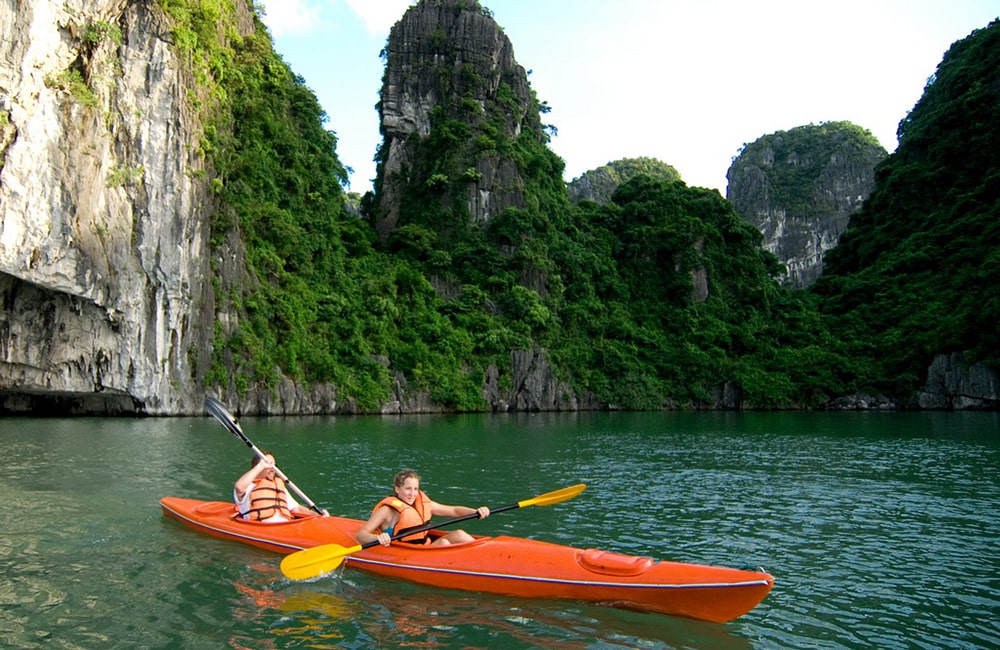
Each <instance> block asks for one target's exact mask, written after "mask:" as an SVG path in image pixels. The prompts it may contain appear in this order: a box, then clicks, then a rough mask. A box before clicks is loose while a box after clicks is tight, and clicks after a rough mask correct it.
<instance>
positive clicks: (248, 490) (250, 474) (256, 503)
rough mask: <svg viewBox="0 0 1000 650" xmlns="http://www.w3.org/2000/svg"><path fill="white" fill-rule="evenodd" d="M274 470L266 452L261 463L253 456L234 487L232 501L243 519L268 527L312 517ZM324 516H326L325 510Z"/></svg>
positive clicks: (272, 459) (257, 457)
mask: <svg viewBox="0 0 1000 650" xmlns="http://www.w3.org/2000/svg"><path fill="white" fill-rule="evenodd" d="M274 467H275V465H274V456H273V455H272V454H270V453H267V452H265V453H264V456H263V459H261V457H260V456H258V455H257V454H254V456H253V462H252V463H251V465H250V469H249V470H247V472H246V473H245V474H244V475H243V476H241V477H239V478H238V479H236V483H234V484H233V501H235V502H236V507H237V509H238V510H239V512H240V515H241V516H242V517H243V518H244V519H249V520H252V521H262V522H265V523H269V524H271V523H279V522H282V521H291V520H292V519H294V518H295V517H300V516H303V515H308V514H310V513H312V511H311V510H310V509H309V508H307V507H305V506H303V505H300V504H299V503H298V502H297V501H296V500H295V498H294V497H293V496H292V495H291V493H290V492H289V491H288V487H287V486H286V485H285V482H284V481H282V480H281V477H280V476H278V474H277V473H276V472H275V470H274ZM323 516H324V517H327V516H329V513H328V512H327V511H326V510H324V511H323Z"/></svg>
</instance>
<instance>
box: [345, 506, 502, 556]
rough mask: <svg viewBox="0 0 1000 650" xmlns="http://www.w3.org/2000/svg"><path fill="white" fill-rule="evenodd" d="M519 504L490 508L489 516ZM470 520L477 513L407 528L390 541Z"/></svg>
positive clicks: (366, 545)
mask: <svg viewBox="0 0 1000 650" xmlns="http://www.w3.org/2000/svg"><path fill="white" fill-rule="evenodd" d="M520 507H521V504H520V503H512V504H510V505H509V506H500V507H499V508H490V514H491V515H494V514H496V513H498V512H504V511H506V510H513V509H514V508H520ZM470 519H479V513H478V512H473V513H470V514H467V515H462V516H461V517H455V518H454V519H448V520H447V521H442V522H441V523H438V524H432V523H430V522H427V523H426V524H421V525H419V526H410V527H409V528H404V529H403V530H401V531H399V532H398V533H396V534H395V535H393V536H392V537H391V538H390V539H403V538H404V537H409V536H410V535H416V534H417V533H422V532H424V531H428V530H434V529H435V528H443V527H445V526H451V525H452V524H457V523H460V522H463V521H468V520H470ZM376 545H378V540H372V541H370V542H368V543H366V544H362V545H361V548H371V547H372V546H376Z"/></svg>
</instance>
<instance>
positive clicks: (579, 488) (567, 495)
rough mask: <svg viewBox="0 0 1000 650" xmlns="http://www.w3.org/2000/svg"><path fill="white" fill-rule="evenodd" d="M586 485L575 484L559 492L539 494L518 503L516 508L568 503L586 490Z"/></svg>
mask: <svg viewBox="0 0 1000 650" xmlns="http://www.w3.org/2000/svg"><path fill="white" fill-rule="evenodd" d="M586 487H587V484H586V483H577V484H576V485H571V486H569V487H564V488H563V489H561V490H555V491H553V492H546V493H545V494H539V495H538V496H537V497H534V498H532V499H527V500H525V501H518V502H517V507H519V508H527V507H528V506H551V505H552V504H553V503H562V502H563V501H569V500H570V499H572V498H573V497H575V496H576V495H578V494H580V493H581V492H583V491H584V489H586Z"/></svg>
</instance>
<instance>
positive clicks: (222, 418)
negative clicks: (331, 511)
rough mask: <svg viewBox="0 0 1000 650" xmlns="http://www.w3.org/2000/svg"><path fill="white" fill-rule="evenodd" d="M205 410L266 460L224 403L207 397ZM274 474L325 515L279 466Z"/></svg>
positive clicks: (311, 506)
mask: <svg viewBox="0 0 1000 650" xmlns="http://www.w3.org/2000/svg"><path fill="white" fill-rule="evenodd" d="M205 408H206V409H208V412H209V413H211V414H212V415H214V416H215V419H216V420H218V421H219V422H221V423H222V424H223V426H225V427H226V428H227V429H229V431H230V433H232V434H233V435H234V436H236V437H237V438H239V439H240V440H242V441H243V442H245V443H246V444H247V447H250V449H252V450H253V453H255V454H257V456H258V457H259V458H260V459H261V460H265V457H264V452H262V451H261V450H260V449H258V448H257V446H256V445H254V444H253V443H252V442H250V439H249V438H247V437H246V434H244V433H243V429H241V428H240V424H239V422H237V421H236V418H235V417H234V416H233V414H232V413H230V412H229V411H227V410H226V407H225V406H223V405H222V402H220V401H219V400H217V399H215V398H214V397H206V398H205ZM274 473H275V474H277V475H278V476H280V477H281V480H282V481H284V482H285V485H287V486H288V487H290V488H292V490H294V491H295V493H296V494H298V495H299V496H300V497H302V500H303V501H305V502H306V505H308V506H309V507H310V508H311V509H313V510H315V511H316V513H317V514H323V511H322V510H320V508H319V506H317V505H316V504H315V503H313V501H312V499H310V498H309V497H307V496H306V494H305V492H303V491H302V490H300V489H299V486H297V485H295V484H294V483H292V482H291V480H289V478H288V477H287V476H285V474H284V472H282V471H281V470H280V469H278V467H277V466H275V467H274Z"/></svg>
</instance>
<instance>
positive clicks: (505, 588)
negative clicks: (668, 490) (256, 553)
mask: <svg viewBox="0 0 1000 650" xmlns="http://www.w3.org/2000/svg"><path fill="white" fill-rule="evenodd" d="M160 506H161V507H162V509H163V513H164V514H165V515H167V516H169V517H173V518H175V519H178V520H179V521H181V522H183V523H184V524H186V525H188V526H190V527H191V528H194V529H195V530H198V531H200V532H203V533H207V534H209V535H212V536H214V537H219V538H222V539H229V540H235V541H238V542H243V543H246V544H252V545H253V546H257V547H259V548H262V549H266V550H268V551H274V552H277V553H285V554H287V553H293V552H295V551H300V550H303V549H307V548H312V547H314V546H319V545H322V544H340V545H343V546H347V547H350V546H354V545H355V544H356V543H357V542H355V540H354V534H355V533H356V532H357V531H358V529H359V528H360V527H361V525H362V524H363V523H364V522H362V521H360V520H357V519H347V518H343V517H320V516H318V515H309V516H306V517H303V518H301V519H296V520H295V521H291V522H287V523H278V524H263V523H259V522H252V521H244V520H243V519H240V518H239V517H235V516H234V515H235V514H236V511H235V507H234V506H233V504H232V503H228V502H221V501H198V500H194V499H181V498H177V497H164V498H163V499H161V500H160ZM431 534H435V531H432V533H431ZM347 564H349V565H350V566H354V567H357V568H359V569H363V570H365V571H370V572H372V573H376V574H379V575H382V576H389V577H394V578H402V579H405V580H410V581H412V582H417V583H420V584H425V585H432V586H435V587H444V588H448V589H462V590H468V591H482V592H489V593H495V594H504V595H510V596H518V597H527V598H556V599H569V600H579V601H587V602H592V603H599V604H603V605H609V606H612V607H624V608H627V609H635V610H641V611H648V612H658V613H661V614H671V615H677V616H686V617H689V618H695V619H700V620H705V621H713V622H716V623H724V622H726V621H731V620H733V619H734V618H737V617H739V616H742V615H743V614H746V613H747V612H749V611H750V610H751V609H753V608H754V607H756V606H757V605H758V604H759V603H760V602H761V601H762V600H763V599H764V597H765V596H766V595H767V593H768V592H769V591H770V590H771V587H773V586H774V577H773V576H771V575H770V574H769V573H765V572H764V571H763V570H760V571H746V570H741V569H729V568H724V567H715V566H706V565H701V564H686V563H680V562H666V561H659V562H658V561H654V560H653V559H651V558H647V557H636V556H631V555H622V554H619V553H611V552H607V551H601V550H597V549H586V550H584V549H579V548H574V547H572V546H563V545H560V544H551V543H548V542H541V541H536V540H530V539H524V538H520V537H509V536H506V535H500V536H497V537H476V538H475V540H474V541H472V542H469V543H467V544H456V545H451V546H414V545H413V544H406V543H402V542H393V543H392V544H391V545H390V546H388V547H383V546H375V547H372V548H369V549H365V550H362V551H359V552H357V553H354V554H352V555H351V556H350V557H349V558H348V559H347Z"/></svg>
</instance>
